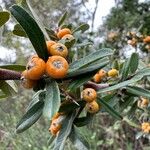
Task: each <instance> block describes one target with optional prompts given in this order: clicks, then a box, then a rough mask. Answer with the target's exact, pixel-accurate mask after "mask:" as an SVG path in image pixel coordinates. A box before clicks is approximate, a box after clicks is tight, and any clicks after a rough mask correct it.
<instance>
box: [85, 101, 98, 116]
mask: <svg viewBox="0 0 150 150" xmlns="http://www.w3.org/2000/svg"><path fill="white" fill-rule="evenodd" d="M85 108H86V110H87V111H88V112H89V113H96V112H98V111H99V109H100V108H99V105H98V103H97V102H96V101H93V102H90V103H86V105H85Z"/></svg>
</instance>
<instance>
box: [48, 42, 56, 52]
mask: <svg viewBox="0 0 150 150" xmlns="http://www.w3.org/2000/svg"><path fill="white" fill-rule="evenodd" d="M54 44H56V42H54V41H46V45H47V50H48V53H49V54H50V48H51V46H52V45H54Z"/></svg>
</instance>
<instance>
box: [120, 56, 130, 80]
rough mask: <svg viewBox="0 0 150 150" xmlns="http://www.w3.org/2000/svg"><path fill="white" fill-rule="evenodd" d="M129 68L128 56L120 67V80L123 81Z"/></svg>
mask: <svg viewBox="0 0 150 150" xmlns="http://www.w3.org/2000/svg"><path fill="white" fill-rule="evenodd" d="M129 69H130V59H129V58H128V59H127V60H126V61H125V62H124V64H123V68H122V73H121V81H124V80H126V79H127V77H128V74H129Z"/></svg>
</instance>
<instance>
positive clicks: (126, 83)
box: [97, 75, 142, 94]
mask: <svg viewBox="0 0 150 150" xmlns="http://www.w3.org/2000/svg"><path fill="white" fill-rule="evenodd" d="M141 79H142V76H141V75H137V76H134V77H133V78H132V79H130V80H126V81H123V82H120V83H118V84H116V85H113V86H110V87H108V88H104V89H100V90H98V91H97V93H99V94H100V93H104V92H108V91H113V90H116V89H119V88H122V87H125V86H127V85H130V84H133V83H135V82H137V81H139V80H141Z"/></svg>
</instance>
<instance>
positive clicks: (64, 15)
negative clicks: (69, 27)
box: [58, 11, 68, 27]
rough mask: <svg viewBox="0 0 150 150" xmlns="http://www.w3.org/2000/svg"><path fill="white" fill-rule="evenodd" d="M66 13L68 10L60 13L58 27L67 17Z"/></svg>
mask: <svg viewBox="0 0 150 150" xmlns="http://www.w3.org/2000/svg"><path fill="white" fill-rule="evenodd" d="M67 15H68V12H67V11H66V12H65V13H64V14H63V15H62V17H61V18H60V20H59V21H58V27H60V26H61V25H62V24H63V23H64V21H65V19H66V18H67Z"/></svg>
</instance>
